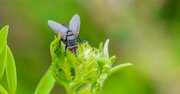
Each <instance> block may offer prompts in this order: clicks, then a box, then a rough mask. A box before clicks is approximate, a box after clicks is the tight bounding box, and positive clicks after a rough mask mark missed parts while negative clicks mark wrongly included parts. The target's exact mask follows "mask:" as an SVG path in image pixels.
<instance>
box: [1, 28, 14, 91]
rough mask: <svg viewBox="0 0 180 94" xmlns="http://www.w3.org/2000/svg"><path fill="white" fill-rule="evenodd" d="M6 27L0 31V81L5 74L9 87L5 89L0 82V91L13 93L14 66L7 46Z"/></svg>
mask: <svg viewBox="0 0 180 94" xmlns="http://www.w3.org/2000/svg"><path fill="white" fill-rule="evenodd" d="M8 29H9V26H5V27H4V28H2V29H1V31H0V81H1V79H2V77H3V76H4V75H5V76H6V80H7V86H8V88H9V89H8V90H6V89H5V88H4V87H3V86H2V85H1V84H0V93H3V94H15V93H16V88H17V77H16V66H15V62H14V58H13V55H12V53H11V51H10V49H9V47H8V46H7V35H8ZM5 73H6V74H5Z"/></svg>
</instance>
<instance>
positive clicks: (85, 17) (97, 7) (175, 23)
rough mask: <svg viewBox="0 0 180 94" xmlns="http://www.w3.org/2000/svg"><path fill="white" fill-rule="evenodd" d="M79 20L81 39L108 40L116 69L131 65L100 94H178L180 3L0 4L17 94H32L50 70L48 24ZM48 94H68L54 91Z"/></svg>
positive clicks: (43, 0) (63, 0)
mask: <svg viewBox="0 0 180 94" xmlns="http://www.w3.org/2000/svg"><path fill="white" fill-rule="evenodd" d="M75 13H77V14H79V15H80V17H81V29H80V38H81V39H83V40H87V41H89V43H90V44H91V45H92V46H94V47H97V46H98V45H99V43H100V42H104V41H105V40H106V39H108V38H109V39H110V47H109V50H110V51H109V52H110V55H116V56H117V60H116V62H115V64H114V65H117V64H120V63H127V62H131V63H133V64H134V66H133V67H128V68H124V69H122V70H120V71H119V72H117V73H115V74H113V75H112V76H110V77H109V79H108V80H107V81H106V83H105V86H104V87H103V92H102V94H180V0H0V28H2V27H3V26H5V25H9V26H10V31H9V35H8V44H9V46H10V48H11V50H12V52H13V55H14V58H15V61H16V67H17V76H18V90H17V94H33V92H34V90H35V88H36V86H37V84H38V82H39V80H40V79H41V77H42V76H43V74H44V73H45V72H46V70H47V69H48V67H49V66H50V65H51V57H50V52H49V46H50V42H51V41H53V39H54V35H55V34H54V32H53V31H52V30H51V29H50V28H49V26H48V25H47V21H48V20H49V19H51V20H54V21H57V22H59V23H64V24H68V23H69V20H70V19H71V17H72V16H73V15H74V14H75ZM51 94H66V91H65V90H64V88H63V87H61V86H59V85H56V86H55V87H54V88H53V91H52V92H51Z"/></svg>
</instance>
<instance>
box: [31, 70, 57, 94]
mask: <svg viewBox="0 0 180 94" xmlns="http://www.w3.org/2000/svg"><path fill="white" fill-rule="evenodd" d="M54 84H55V79H54V77H53V76H52V74H51V70H50V69H48V71H47V72H46V74H45V75H44V76H43V78H42V79H41V80H40V82H39V84H38V86H37V88H36V90H35V93H34V94H49V93H50V92H51V90H52V88H53V87H54Z"/></svg>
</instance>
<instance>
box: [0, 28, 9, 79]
mask: <svg viewBox="0 0 180 94" xmlns="http://www.w3.org/2000/svg"><path fill="white" fill-rule="evenodd" d="M8 28H9V26H5V27H4V28H2V29H1V30H0V67H1V68H0V79H1V78H2V76H3V74H4V70H5V66H6V44H7V34H8Z"/></svg>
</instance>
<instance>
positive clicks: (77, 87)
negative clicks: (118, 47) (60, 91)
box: [35, 35, 132, 94]
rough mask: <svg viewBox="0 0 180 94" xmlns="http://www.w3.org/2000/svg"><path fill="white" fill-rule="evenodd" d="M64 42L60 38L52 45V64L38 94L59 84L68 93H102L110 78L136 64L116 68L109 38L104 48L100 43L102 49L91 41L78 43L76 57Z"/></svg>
mask: <svg viewBox="0 0 180 94" xmlns="http://www.w3.org/2000/svg"><path fill="white" fill-rule="evenodd" d="M60 39H61V38H60V35H58V36H57V37H55V40H54V41H53V42H52V43H51V45H50V52H51V57H52V65H51V67H50V68H49V69H48V71H47V73H46V74H45V76H44V77H43V78H42V79H41V81H40V83H39V85H38V87H37V88H36V91H35V94H42V93H40V92H43V94H48V93H49V92H50V91H51V89H52V87H53V86H54V83H55V81H56V82H57V83H58V84H59V85H62V86H64V87H65V89H66V91H67V92H68V94H99V93H100V92H101V90H102V87H103V84H104V81H105V80H106V78H107V77H108V76H109V75H111V74H112V73H114V72H116V71H118V70H119V69H121V68H123V67H126V66H131V65H132V64H131V63H126V64H121V65H118V66H116V67H113V68H112V64H113V63H114V61H115V58H116V57H115V56H112V57H109V53H108V45H109V39H108V40H107V41H106V42H105V44H104V46H103V44H102V43H100V45H99V48H94V47H91V46H90V44H89V43H87V42H84V43H82V44H78V50H77V53H76V55H75V54H74V53H72V52H70V51H67V53H66V55H65V44H64V43H63V42H61V41H60ZM59 46H60V47H59Z"/></svg>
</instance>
